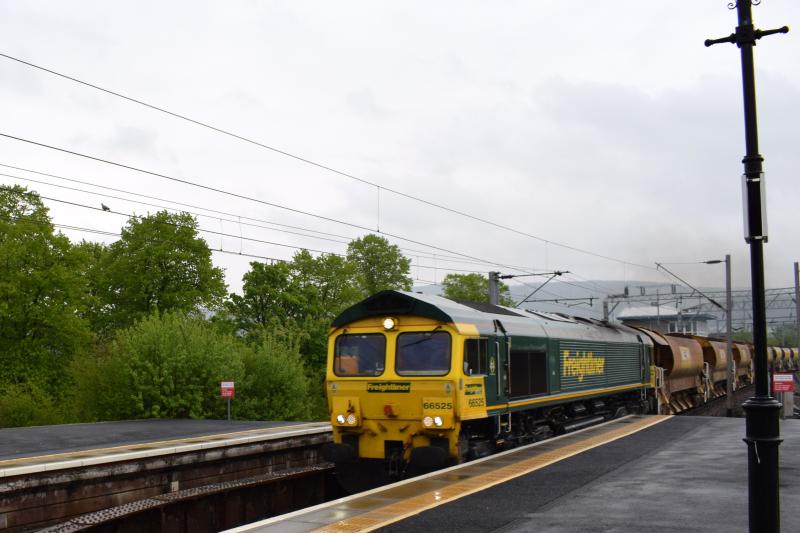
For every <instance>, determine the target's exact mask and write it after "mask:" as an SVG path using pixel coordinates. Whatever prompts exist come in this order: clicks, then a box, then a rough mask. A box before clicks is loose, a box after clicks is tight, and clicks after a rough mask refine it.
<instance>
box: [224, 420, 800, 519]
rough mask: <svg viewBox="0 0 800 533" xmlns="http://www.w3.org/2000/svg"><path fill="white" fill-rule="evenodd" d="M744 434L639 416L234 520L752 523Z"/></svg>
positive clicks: (791, 489)
mask: <svg viewBox="0 0 800 533" xmlns="http://www.w3.org/2000/svg"><path fill="white" fill-rule="evenodd" d="M781 426H782V427H781V436H782V438H783V439H784V442H783V444H782V445H781V448H780V458H781V468H782V471H781V475H782V477H781V508H782V509H783V510H784V511H783V512H782V513H781V514H782V516H781V525H782V529H783V530H784V531H800V516H798V515H797V513H796V512H794V510H795V509H797V508H798V506H800V480H798V478H797V475H796V472H797V471H798V468H799V467H800V420H786V421H784V422H782V425H781ZM743 436H744V419H741V418H710V417H669V416H629V417H625V418H622V419H618V420H614V421H611V422H607V423H605V424H602V425H600V426H595V427H592V428H588V429H585V430H582V431H579V432H576V433H572V434H569V435H565V436H562V437H557V438H554V439H550V440H547V441H543V442H540V443H536V444H531V445H528V446H524V447H520V448H517V449H515V450H510V451H507V452H504V453H501V454H497V455H494V456H491V457H487V458H484V459H481V460H477V461H473V462H470V463H466V464H464V465H459V466H456V467H452V468H449V469H446V470H442V471H439V472H435V473H432V474H428V475H426V476H421V477H419V478H414V479H410V480H406V481H403V482H400V483H396V484H394V485H389V486H386V487H382V488H379V489H375V490H372V491H369V492H366V493H362V494H358V495H355V496H351V497H348V498H342V499H339V500H335V501H332V502H328V503H325V504H322V505H318V506H315V507H311V508H308V509H304V510H301V511H297V512H294V513H290V514H287V515H283V516H278V517H274V518H271V519H267V520H263V521H261V522H257V523H254V524H250V525H247V526H242V527H239V528H236V529H232V530H230V531H231V532H235V533H242V532H245V531H246V532H261V533H267V532H270V533H271V532H278V531H280V532H284V533H292V532H301V531H302V532H305V531H324V532H353V531H375V530H377V531H382V532H400V531H458V532H459V533H468V532H473V531H475V532H477V531H502V532H504V533H516V532H519V533H521V532H528V531H537V533H539V532H565V531H566V532H569V531H575V532H578V531H580V532H594V531H598V532H599V531H614V532H637V533H638V532H641V531H650V532H655V533H658V532H668V531H669V532H672V531H697V532H699V531H703V532H705V531H747V530H748V502H747V448H746V446H745V444H744V443H743V442H742V437H743Z"/></svg>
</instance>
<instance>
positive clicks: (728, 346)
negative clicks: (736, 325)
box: [704, 254, 736, 416]
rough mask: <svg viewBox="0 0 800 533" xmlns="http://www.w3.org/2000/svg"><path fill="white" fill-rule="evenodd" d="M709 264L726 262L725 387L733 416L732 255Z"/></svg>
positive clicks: (728, 407)
mask: <svg viewBox="0 0 800 533" xmlns="http://www.w3.org/2000/svg"><path fill="white" fill-rule="evenodd" d="M704 263H705V264H707V265H718V264H720V263H725V360H726V361H727V363H728V379H727V385H726V387H725V393H726V394H725V413H726V415H727V416H733V380H734V379H736V376H735V371H734V368H733V333H732V331H731V313H732V312H733V298H731V256H730V254H725V259H724V260H723V259H712V260H710V261H704Z"/></svg>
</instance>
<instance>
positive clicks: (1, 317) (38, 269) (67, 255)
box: [0, 186, 91, 396]
mask: <svg viewBox="0 0 800 533" xmlns="http://www.w3.org/2000/svg"><path fill="white" fill-rule="evenodd" d="M0 266H1V267H2V271H3V275H2V276H0V386H9V385H12V384H21V385H20V386H21V388H20V389H15V390H29V391H39V390H40V389H39V387H43V388H44V389H45V390H48V391H50V392H51V393H52V394H53V395H54V396H58V395H59V394H60V392H61V391H62V390H63V389H64V385H65V380H64V369H65V368H66V367H67V366H68V365H69V362H70V359H71V358H72V356H73V355H74V354H75V353H76V352H78V351H80V350H81V349H83V348H84V347H85V346H86V345H87V344H88V342H89V341H90V340H91V333H90V331H89V328H88V324H87V323H86V321H85V320H84V319H82V318H81V316H80V315H81V311H82V307H81V304H82V301H83V295H84V293H85V283H84V279H83V277H82V275H81V273H80V268H79V261H78V260H77V256H76V254H74V253H73V251H72V249H71V247H70V243H69V240H68V239H67V238H66V237H64V236H63V235H61V234H56V233H55V231H54V228H53V225H52V223H51V222H50V218H49V216H48V212H47V209H46V208H45V207H44V204H43V203H42V201H41V199H40V198H39V196H38V195H36V194H35V193H31V192H28V191H27V190H26V189H25V188H23V187H19V186H14V187H4V188H2V189H0Z"/></svg>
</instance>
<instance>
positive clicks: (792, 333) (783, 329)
mask: <svg viewBox="0 0 800 533" xmlns="http://www.w3.org/2000/svg"><path fill="white" fill-rule="evenodd" d="M769 344H771V345H773V346H782V347H785V348H797V345H798V336H797V326H789V325H780V326H775V328H774V329H773V330H772V334H771V335H770V336H769Z"/></svg>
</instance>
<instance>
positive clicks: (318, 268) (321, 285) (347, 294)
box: [291, 250, 360, 321]
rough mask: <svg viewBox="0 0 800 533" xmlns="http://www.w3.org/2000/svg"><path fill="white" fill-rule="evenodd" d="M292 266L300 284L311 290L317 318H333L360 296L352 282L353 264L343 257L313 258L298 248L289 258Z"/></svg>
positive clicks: (324, 256)
mask: <svg viewBox="0 0 800 533" xmlns="http://www.w3.org/2000/svg"><path fill="white" fill-rule="evenodd" d="M291 267H292V272H293V275H294V277H295V279H296V280H297V282H298V284H299V285H300V287H302V288H305V289H313V298H314V300H315V302H314V304H315V305H314V307H315V309H316V310H317V316H319V317H320V318H323V319H325V320H327V321H330V320H333V318H334V317H335V316H336V315H338V314H339V313H340V312H341V311H343V310H344V309H346V308H347V307H349V306H351V305H353V304H354V303H356V301H358V299H359V297H360V294H359V291H358V288H357V287H356V286H355V285H354V283H353V276H354V273H355V268H354V265H353V263H352V262H350V261H347V260H346V259H345V258H344V257H341V256H338V255H332V254H326V255H320V256H319V257H316V258H315V257H313V256H312V255H311V254H310V253H309V252H308V251H307V250H301V251H299V252H297V253H296V254H295V255H294V257H293V258H292V263H291Z"/></svg>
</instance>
